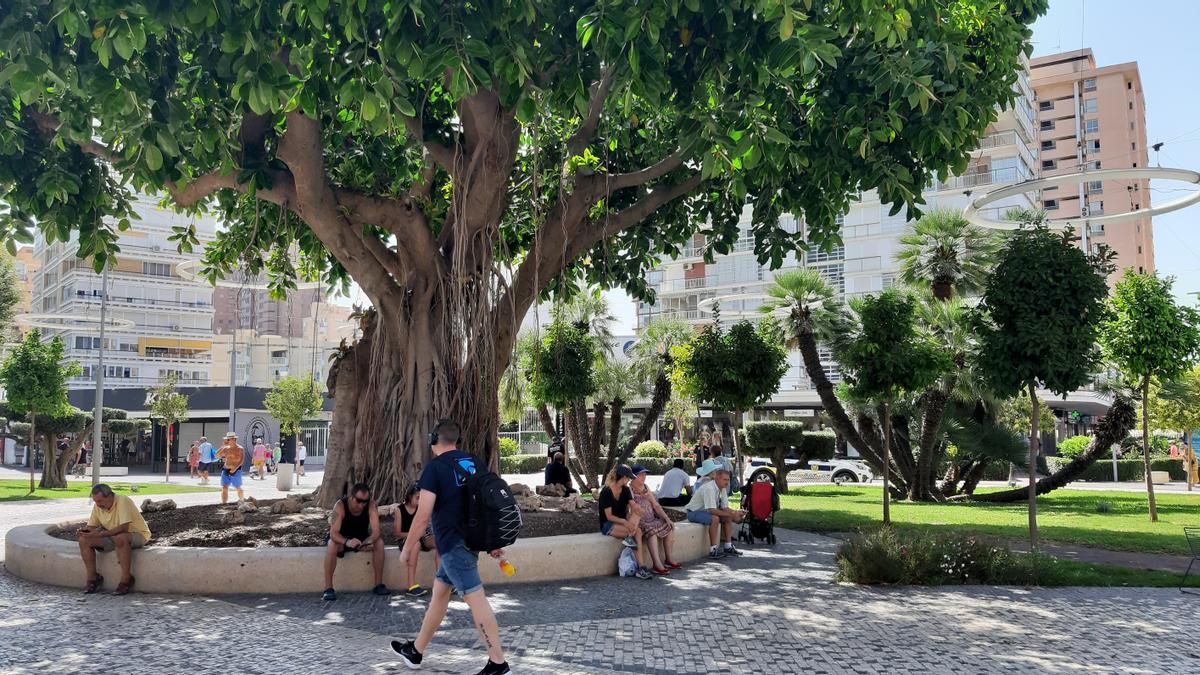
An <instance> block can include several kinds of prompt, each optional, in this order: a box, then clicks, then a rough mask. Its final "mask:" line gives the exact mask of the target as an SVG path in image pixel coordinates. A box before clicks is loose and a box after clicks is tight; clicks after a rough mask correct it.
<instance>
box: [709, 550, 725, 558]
mask: <svg viewBox="0 0 1200 675" xmlns="http://www.w3.org/2000/svg"><path fill="white" fill-rule="evenodd" d="M708 557H709V558H713V559H716V558H724V557H725V552H724V551H722V550H721V549H719V548H714V549H709V551H708Z"/></svg>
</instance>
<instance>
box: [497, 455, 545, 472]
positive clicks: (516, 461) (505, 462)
mask: <svg viewBox="0 0 1200 675" xmlns="http://www.w3.org/2000/svg"><path fill="white" fill-rule="evenodd" d="M545 468H546V456H545V455H509V456H508V457H501V458H500V473H539V472H541V471H543V470H544V469H545Z"/></svg>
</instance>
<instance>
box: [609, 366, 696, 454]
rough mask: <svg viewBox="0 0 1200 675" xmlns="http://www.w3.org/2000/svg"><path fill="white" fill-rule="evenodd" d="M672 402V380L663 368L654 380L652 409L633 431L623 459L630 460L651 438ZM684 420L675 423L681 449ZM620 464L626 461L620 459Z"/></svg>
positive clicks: (647, 410) (650, 408)
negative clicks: (634, 452)
mask: <svg viewBox="0 0 1200 675" xmlns="http://www.w3.org/2000/svg"><path fill="white" fill-rule="evenodd" d="M670 400H671V378H670V376H669V375H668V374H667V369H666V368H665V367H664V368H661V369H659V371H658V377H656V378H655V379H654V395H653V396H651V397H650V407H649V408H647V409H646V414H645V415H643V416H642V421H641V423H639V424H638V426H637V429H635V430H634V431H633V436H630V437H629V442H628V443H626V444H625V447H624V448H623V449H622V450H621V455H620V456H621V458H628V457H629V456H630V455H632V454H633V449H634V448H636V447H637V445H638V443H641V442H642V441H645V440H648V439H649V438H650V430H651V429H653V428H654V423H655V422H657V421H658V418H659V416H660V415H662V411H663V408H666V407H667V401H670ZM681 422H682V420H679V421H676V423H675V435H676V436H678V437H679V443H680V447H682V446H683V427H682V426H681ZM617 461H618V463H620V462H621V461H624V460H623V459H618V460H617Z"/></svg>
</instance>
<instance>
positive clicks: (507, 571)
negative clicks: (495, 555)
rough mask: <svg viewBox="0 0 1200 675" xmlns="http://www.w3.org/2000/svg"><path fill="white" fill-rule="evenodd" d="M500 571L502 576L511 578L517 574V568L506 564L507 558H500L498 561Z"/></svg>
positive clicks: (508, 563)
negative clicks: (502, 573)
mask: <svg viewBox="0 0 1200 675" xmlns="http://www.w3.org/2000/svg"><path fill="white" fill-rule="evenodd" d="M500 571H501V572H504V576H506V577H511V576H512V575H514V574H516V573H517V568H516V567H513V564H512V563H510V562H508V559H507V558H501V559H500Z"/></svg>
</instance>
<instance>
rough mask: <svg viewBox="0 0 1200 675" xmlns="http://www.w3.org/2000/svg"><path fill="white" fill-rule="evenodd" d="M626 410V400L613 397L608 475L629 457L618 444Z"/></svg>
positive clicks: (605, 465)
mask: <svg viewBox="0 0 1200 675" xmlns="http://www.w3.org/2000/svg"><path fill="white" fill-rule="evenodd" d="M624 410H625V401H623V400H621V399H619V398H616V399H613V401H612V411H611V412H609V421H608V458H607V459H606V460H605V462H604V475H606V476H607V475H608V472H609V471H612V468H613V467H614V466H616V465H618V464H624V463H625V462H626V461H627V460H628V459H629V455H627V454H625V449H624V448H622V447H618V446H617V441H618V440H620V438H619V437H620V433H621V414H622V413H623V412H624ZM635 447H636V446H635Z"/></svg>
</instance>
